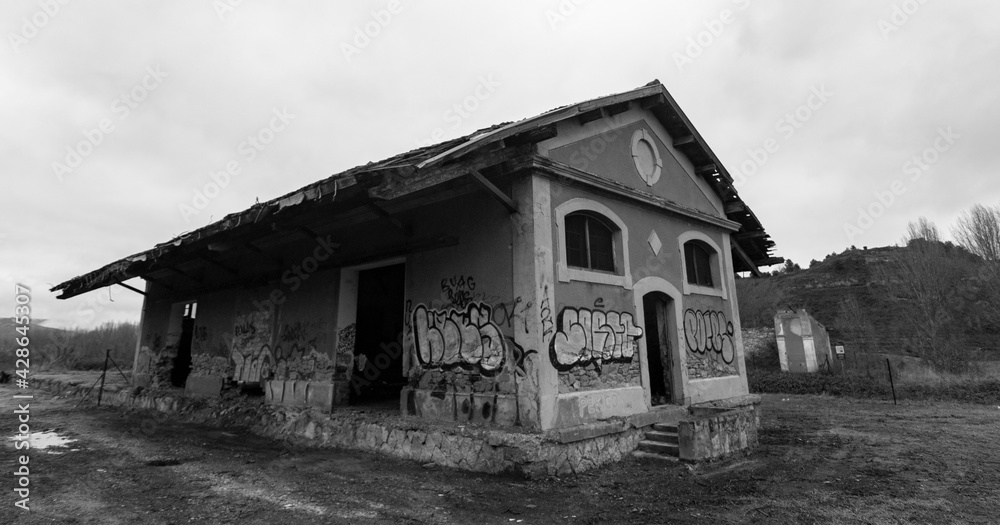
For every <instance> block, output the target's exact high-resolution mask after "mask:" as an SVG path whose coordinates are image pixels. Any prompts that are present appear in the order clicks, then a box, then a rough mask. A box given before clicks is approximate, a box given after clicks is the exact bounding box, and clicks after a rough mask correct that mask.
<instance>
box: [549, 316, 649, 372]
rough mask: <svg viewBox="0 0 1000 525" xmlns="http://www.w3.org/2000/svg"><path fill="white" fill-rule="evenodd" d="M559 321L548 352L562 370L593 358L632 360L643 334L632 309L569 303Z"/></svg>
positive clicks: (600, 360) (596, 360)
mask: <svg viewBox="0 0 1000 525" xmlns="http://www.w3.org/2000/svg"><path fill="white" fill-rule="evenodd" d="M556 324H557V325H558V327H559V328H558V331H557V332H556V335H555V337H553V338H552V343H551V345H550V347H549V353H550V357H551V359H552V364H553V365H555V367H556V368H558V369H561V370H566V369H569V368H571V367H573V366H576V365H584V364H587V363H591V362H593V363H597V364H600V363H602V362H606V361H630V360H631V359H632V356H634V355H635V351H636V347H637V343H636V340H637V339H638V338H639V337H641V336H642V329H641V328H639V327H638V326H636V325H635V323H634V321H633V318H632V314H630V313H620V312H594V311H591V310H588V309H586V308H572V307H567V308H564V309H563V310H562V312H560V313H559V317H558V319H557V323H556Z"/></svg>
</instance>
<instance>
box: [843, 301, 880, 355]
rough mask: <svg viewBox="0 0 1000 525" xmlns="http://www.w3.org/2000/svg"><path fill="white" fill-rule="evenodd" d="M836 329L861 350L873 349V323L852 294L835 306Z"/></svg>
mask: <svg viewBox="0 0 1000 525" xmlns="http://www.w3.org/2000/svg"><path fill="white" fill-rule="evenodd" d="M835 322H836V323H837V329H838V331H840V332H841V333H843V334H844V335H845V336H846V337H847V339H848V340H849V342H850V343H853V344H854V346H855V348H857V349H858V350H859V351H861V352H871V351H872V350H874V349H875V348H874V342H875V341H874V336H875V325H874V323H872V320H871V315H870V314H869V313H867V312H865V311H864V309H863V308H862V307H861V303H860V302H858V298H857V297H855V296H854V295H853V294H852V295H848V296H847V297H846V298H845V299H844V300H842V301H840V304H839V305H838V308H837V317H836V320H835Z"/></svg>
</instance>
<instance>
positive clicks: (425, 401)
mask: <svg viewBox="0 0 1000 525" xmlns="http://www.w3.org/2000/svg"><path fill="white" fill-rule="evenodd" d="M466 400H468V398H467V397H466ZM455 402H456V400H455V396H454V395H453V394H451V393H446V392H428V391H426V390H415V391H414V392H413V415H415V416H420V417H423V418H427V419H436V420H439V421H455V414H456V407H455ZM458 417H459V418H460V419H461V418H462V413H461V411H458ZM467 417H468V415H467V414H466V418H467Z"/></svg>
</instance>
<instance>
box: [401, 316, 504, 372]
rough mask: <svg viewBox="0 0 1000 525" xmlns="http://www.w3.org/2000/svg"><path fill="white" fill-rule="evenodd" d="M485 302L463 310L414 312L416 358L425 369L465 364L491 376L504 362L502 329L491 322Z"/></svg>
mask: <svg viewBox="0 0 1000 525" xmlns="http://www.w3.org/2000/svg"><path fill="white" fill-rule="evenodd" d="M492 313H493V312H492V308H490V306H489V305H487V304H486V303H470V304H468V305H467V306H466V307H465V309H464V310H462V309H458V308H447V309H443V310H437V309H428V308H427V307H426V306H425V305H423V304H420V305H417V307H416V308H415V309H414V310H413V323H412V325H413V334H414V343H415V345H416V350H417V359H419V360H420V364H421V365H423V366H425V367H449V366H456V365H465V366H473V367H478V368H479V369H480V370H481V371H483V372H486V373H489V372H494V371H496V370H498V369H499V368H500V367H501V366H503V363H504V356H505V355H506V354H505V346H504V338H503V336H502V335H501V334H500V328H499V327H498V326H497V325H496V324H494V323H493V321H492Z"/></svg>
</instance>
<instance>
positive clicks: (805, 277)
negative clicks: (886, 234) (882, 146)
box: [736, 246, 1000, 357]
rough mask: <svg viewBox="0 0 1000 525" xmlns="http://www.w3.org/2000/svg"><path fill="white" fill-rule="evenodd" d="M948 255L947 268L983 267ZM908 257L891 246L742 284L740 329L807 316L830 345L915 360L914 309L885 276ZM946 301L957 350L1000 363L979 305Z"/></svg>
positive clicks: (906, 250) (908, 250)
mask: <svg viewBox="0 0 1000 525" xmlns="http://www.w3.org/2000/svg"><path fill="white" fill-rule="evenodd" d="M947 249H948V250H952V251H948V252H945V253H946V254H947V255H946V260H947V261H948V262H949V265H960V266H961V270H962V271H963V272H966V273H967V274H969V275H971V274H973V273H974V268H975V265H977V264H982V263H981V261H978V262H977V261H976V260H974V259H973V258H972V257H971V256H970V255H969V254H968V253H967V252H963V251H962V250H961V249H960V248H947ZM912 250H914V248H912V247H896V246H889V247H883V248H873V249H866V250H859V249H849V250H847V251H845V252H843V253H840V254H833V255H830V256H827V258H826V259H825V260H823V261H819V262H814V263H813V264H812V265H810V267H809V268H808V269H806V270H797V271H792V272H787V273H785V272H780V273H778V274H776V275H772V276H767V277H763V278H759V279H739V280H737V285H736V288H737V296H738V298H739V301H740V314H741V320H742V321H743V326H744V327H747V328H754V327H764V328H766V327H772V326H773V316H774V313H775V311H777V310H778V309H779V308H792V309H799V308H805V309H806V310H807V311H808V312H809V313H810V314H811V315H812V316H813V317H815V318H816V319H817V320H818V321H819V322H820V323H823V324H824V325H825V326H826V327H827V329H828V331H829V332H830V336H831V340H833V341H843V342H845V343H846V344H848V346H850V347H853V348H854V349H860V350H863V351H869V352H885V353H892V354H910V355H919V353H920V352H919V351H918V349H917V348H916V347H919V346H920V345H919V342H915V341H914V339H919V336H915V335H914V328H913V327H914V320H913V317H912V315H913V313H912V309H913V307H914V301H913V299H912V297H908V296H906V295H901V294H900V292H899V289H900V288H901V287H900V286H889V284H888V283H887V282H885V277H884V276H885V275H886V272H887V271H888V270H889V269H891V268H894V267H897V266H898V265H899V263H901V262H902V261H904V260H906V259H907V258H909V257H912V256H913V251H912ZM953 252H954V253H953ZM943 271H953V268H951V267H950V266H949V267H948V268H945V269H944V270H943ZM962 275H965V274H962ZM956 279H958V280H959V281H964V280H968V279H961V278H956ZM896 284H898V283H896ZM953 295H956V296H957V295H958V294H953ZM951 299H952V301H951V302H950V303H949V304H948V305H947V311H948V319H949V321H953V322H952V323H951V324H953V325H954V326H953V327H951V331H952V332H955V333H958V332H960V334H959V335H956V337H959V336H960V338H961V343H962V346H964V347H965V348H966V349H968V350H969V351H970V352H971V353H975V354H988V355H989V354H992V355H994V356H997V355H1000V348H998V346H1000V345H998V343H997V342H996V340H997V330H996V328H997V327H996V325H995V323H994V324H984V323H983V321H982V319H981V318H980V317H979V316H976V315H975V314H974V310H975V309H976V308H977V303H976V301H974V300H971V299H967V300H966V299H960V298H958V297H951ZM988 355H984V356H982V357H988Z"/></svg>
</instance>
